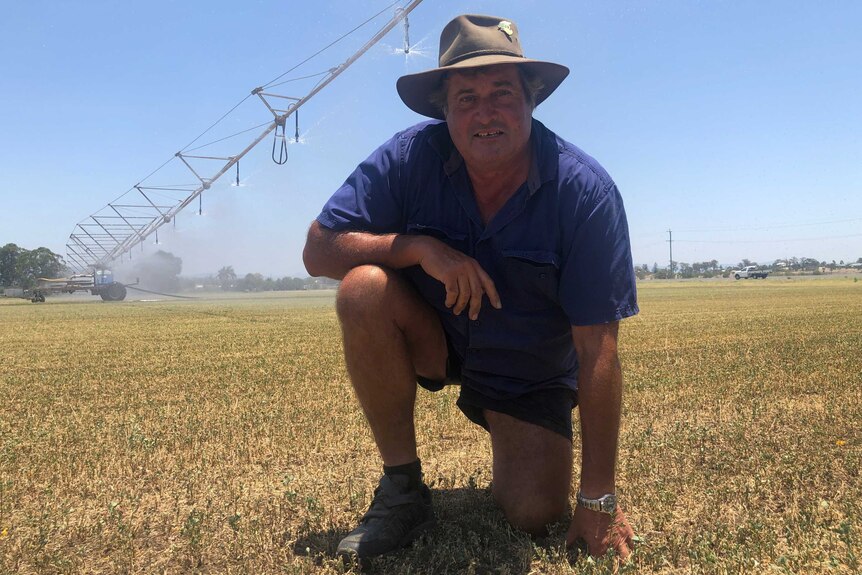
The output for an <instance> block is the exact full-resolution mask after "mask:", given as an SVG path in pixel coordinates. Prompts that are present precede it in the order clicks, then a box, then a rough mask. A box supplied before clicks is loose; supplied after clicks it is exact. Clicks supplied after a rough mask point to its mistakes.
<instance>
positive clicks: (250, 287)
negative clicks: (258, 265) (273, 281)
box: [238, 274, 266, 291]
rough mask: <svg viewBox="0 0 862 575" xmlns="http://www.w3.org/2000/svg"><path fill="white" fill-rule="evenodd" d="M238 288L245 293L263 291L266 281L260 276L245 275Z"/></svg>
mask: <svg viewBox="0 0 862 575" xmlns="http://www.w3.org/2000/svg"><path fill="white" fill-rule="evenodd" d="M238 287H240V289H243V290H245V291H263V290H264V289H265V288H266V280H265V279H264V278H263V276H262V275H261V274H245V277H244V278H242V280H241V281H240V285H239V286H238Z"/></svg>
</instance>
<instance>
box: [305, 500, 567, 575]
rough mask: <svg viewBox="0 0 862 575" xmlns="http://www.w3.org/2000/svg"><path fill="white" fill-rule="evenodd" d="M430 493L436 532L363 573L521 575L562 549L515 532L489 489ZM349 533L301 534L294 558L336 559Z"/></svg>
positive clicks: (554, 541)
mask: <svg viewBox="0 0 862 575" xmlns="http://www.w3.org/2000/svg"><path fill="white" fill-rule="evenodd" d="M431 493H432V497H433V501H434V511H435V514H436V516H437V526H436V527H435V528H434V529H433V530H431V531H430V532H428V533H427V534H425V535H423V536H422V537H421V538H420V539H419V540H418V541H416V542H414V543H413V545H411V546H409V547H407V548H405V549H402V550H399V551H396V552H394V553H391V554H388V555H386V556H384V557H378V558H375V559H373V560H371V561H364V562H363V564H362V566H361V567H362V572H363V573H417V574H418V573H435V574H437V573H479V574H481V573H499V574H506V573H509V574H513V575H514V574H524V573H528V572H529V571H530V563H531V561H532V560H533V558H534V556H535V554H536V548H537V547H554V546H556V544H557V543H560V542H559V541H557V539H561V538H560V537H555V536H553V535H552V536H551V537H549V538H547V540H543V541H535V540H533V539H531V538H530V537H529V536H528V535H527V534H525V533H523V532H521V531H517V530H515V529H513V528H512V527H511V526H510V525H509V524H508V522H507V521H506V519H505V517H504V516H503V513H502V512H501V511H500V510H499V508H498V507H497V506H496V505H495V504H494V501H493V499H492V497H491V492H490V490H489V489H485V490H479V489H472V488H458V489H432V492H431ZM357 519H358V517H357ZM351 528H352V526H351ZM347 533H348V531H347V530H339V529H328V530H326V531H319V532H310V533H305V534H302V535H301V536H300V537H299V538H298V540H297V541H296V543H295V545H294V553H296V554H297V555H302V556H309V557H318V558H321V557H324V558H335V551H336V548H337V547H338V542H339V541H340V540H341V539H342V538H343V537H344V536H346V535H347Z"/></svg>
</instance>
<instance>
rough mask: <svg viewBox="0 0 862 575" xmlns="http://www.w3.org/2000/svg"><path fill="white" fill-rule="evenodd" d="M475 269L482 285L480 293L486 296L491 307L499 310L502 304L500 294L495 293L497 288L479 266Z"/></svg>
mask: <svg viewBox="0 0 862 575" xmlns="http://www.w3.org/2000/svg"><path fill="white" fill-rule="evenodd" d="M476 267H477V272H478V274H479V281H480V282H481V284H482V291H484V292H485V293H486V294H488V301H490V302H491V305H492V306H494V307H495V308H496V309H500V308H501V307H503V304H502V303H501V302H500V294H498V293H497V287H496V286H495V285H494V280H492V279H491V276H489V275H488V274H487V273H486V272H485V270H483V269H482V268H481V267H480V266H478V265H477V266H476Z"/></svg>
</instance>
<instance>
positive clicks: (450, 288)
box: [445, 280, 458, 307]
mask: <svg viewBox="0 0 862 575" xmlns="http://www.w3.org/2000/svg"><path fill="white" fill-rule="evenodd" d="M445 286H446V302H445V303H446V307H452V306H453V305H455V302H456V301H458V281H457V280H453V281H450V282H449V283H447V284H445Z"/></svg>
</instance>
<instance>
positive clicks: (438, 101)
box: [428, 66, 545, 117]
mask: <svg viewBox="0 0 862 575" xmlns="http://www.w3.org/2000/svg"><path fill="white" fill-rule="evenodd" d="M481 70H482V69H481V68H473V69H469V70H464V71H461V72H459V73H461V74H466V75H469V76H475V75H476V74H478V73H479V72H480V71H481ZM449 74H451V72H446V73H445V74H443V76H442V77H441V78H440V83H439V84H437V87H436V88H435V89H434V90H432V91H431V93H430V94H428V101H429V102H431V105H433V106H435V107H436V108H439V109H440V111H442V112H443V116H444V117H445V116H446V114H447V113H448V112H449V106H448V104H447V102H446V96H447V94H448V90H449ZM518 75H519V76H520V77H521V85H522V86H523V88H524V95H525V96H526V98H527V104H529V105H530V109H531V110H535V109H536V98H538V96H539V93H540V92H541V91H542V90H543V89H544V87H545V82H544V81H543V80H542V78H541V77H540V76H539V75H538V74H536V73H534V72H533V71H532V70H530V69H529V68H525V67H523V66H518Z"/></svg>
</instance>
